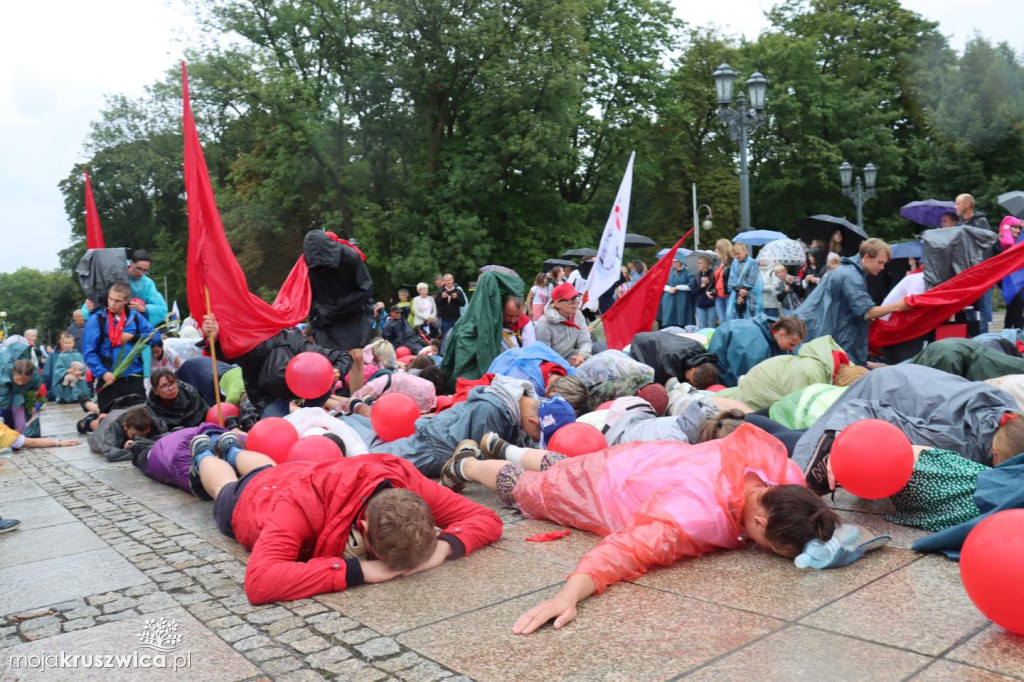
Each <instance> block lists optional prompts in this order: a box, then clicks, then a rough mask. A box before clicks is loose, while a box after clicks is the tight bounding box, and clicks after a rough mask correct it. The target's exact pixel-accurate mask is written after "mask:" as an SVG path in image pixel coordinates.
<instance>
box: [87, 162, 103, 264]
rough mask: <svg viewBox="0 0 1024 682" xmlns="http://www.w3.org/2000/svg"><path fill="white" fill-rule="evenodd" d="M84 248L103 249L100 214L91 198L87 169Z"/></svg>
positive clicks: (90, 182)
mask: <svg viewBox="0 0 1024 682" xmlns="http://www.w3.org/2000/svg"><path fill="white" fill-rule="evenodd" d="M85 248H87V249H102V248H104V246H103V230H102V229H100V214H99V213H98V212H97V211H96V200H95V199H93V198H92V181H91V180H89V169H86V170H85Z"/></svg>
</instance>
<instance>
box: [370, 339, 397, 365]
mask: <svg viewBox="0 0 1024 682" xmlns="http://www.w3.org/2000/svg"><path fill="white" fill-rule="evenodd" d="M370 354H371V355H373V359H374V360H376V361H377V366H378V367H383V368H384V369H394V368H395V364H396V362H397V358H396V357H395V347H394V346H392V345H391V342H390V341H386V340H384V339H377V340H375V341H374V342H373V343H371V344H370Z"/></svg>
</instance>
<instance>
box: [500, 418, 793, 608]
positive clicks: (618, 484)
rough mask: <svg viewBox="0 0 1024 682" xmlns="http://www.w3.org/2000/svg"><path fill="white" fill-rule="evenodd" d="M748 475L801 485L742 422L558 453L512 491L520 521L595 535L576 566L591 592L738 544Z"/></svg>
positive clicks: (775, 448)
mask: <svg viewBox="0 0 1024 682" xmlns="http://www.w3.org/2000/svg"><path fill="white" fill-rule="evenodd" d="M748 472H752V473H754V474H757V476H759V477H760V478H761V480H763V481H764V482H765V483H768V484H770V485H781V484H785V483H796V484H799V485H804V477H803V474H802V473H801V471H800V467H798V466H797V465H796V464H794V463H793V462H791V461H790V460H789V459H788V458H787V456H786V448H785V447H783V445H782V443H781V442H779V441H778V440H776V439H775V438H774V437H773V436H771V435H769V434H768V433H766V432H764V431H762V430H760V429H758V428H755V427H753V426H751V425H749V424H744V425H742V426H740V428H738V429H737V430H736V431H734V432H733V433H732V434H730V435H729V436H728V437H726V438H724V439H722V440H716V441H711V442H708V443H700V444H697V445H690V444H688V443H682V442H678V441H649V442H645V443H639V442H638V443H626V444H623V445H618V446H615V447H612V448H608V449H606V450H601V451H600V452H595V453H592V454H589V455H585V456H583V457H572V458H569V459H566V460H562V461H560V462H558V463H557V464H556V465H555V466H553V467H551V468H550V469H548V470H547V471H542V472H533V471H527V472H525V473H523V475H522V476H521V477H520V478H519V481H518V482H517V483H516V487H515V490H514V493H513V494H514V496H515V500H516V502H517V504H518V505H519V507H520V509H521V510H522V512H523V514H525V515H526V516H527V517H529V518H536V519H548V520H551V521H554V522H555V523H559V524H561V525H563V526H571V527H573V528H580V529H582V530H588V531H591V532H593V533H597V534H598V535H602V536H604V540H602V541H601V543H600V544H599V545H598V546H597V547H595V548H594V549H592V550H591V551H590V552H587V554H586V556H584V557H583V559H582V560H580V563H579V565H577V567H576V571H575V573H583V574H586V575H589V576H590V577H591V578H592V579H593V581H594V585H595V586H596V587H597V592H598V593H600V592H603V591H604V590H605V588H607V587H608V585H610V584H612V583H613V582H615V581H617V580H631V579H633V578H637V577H639V576H641V575H643V574H644V573H645V572H646V571H647V569H648V567H650V566H651V565H653V564H661V565H663V566H668V565H671V564H672V563H674V562H675V561H677V560H678V559H682V558H683V557H693V556H698V555H700V554H704V553H705V552H710V551H713V550H715V549H719V548H722V549H732V548H736V547H739V546H741V545H742V544H743V542H744V536H745V532H744V529H743V526H742V524H741V521H740V519H741V516H740V515H741V513H742V509H743V493H744V483H743V478H744V475H745V474H746V473H748Z"/></svg>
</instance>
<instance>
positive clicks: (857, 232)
mask: <svg viewBox="0 0 1024 682" xmlns="http://www.w3.org/2000/svg"><path fill="white" fill-rule="evenodd" d="M794 227H795V228H796V233H797V236H799V237H800V238H802V239H803V240H804V241H805V242H807V243H810V242H811V241H812V240H814V239H820V240H822V241H824V242H825V244H828V243H829V242H830V241H831V240H832V233H833V232H835V231H836V230H841V231H842V233H843V252H842V253H841V254H839V255H840V256H853V255H854V254H856V253H857V250H858V249H859V248H860V243H861V242H862V241H864V240H865V239H867V238H868V235H867V233H866V232H865V231H864V230H863V229H862V228H860V227H857V226H856V225H854V224H853V223H851V222H850V221H849V220H847V219H846V218H837V217H836V216H831V215H824V214H819V215H812V216H811V217H810V218H804V219H803V220H798V221H796V223H795V224H794Z"/></svg>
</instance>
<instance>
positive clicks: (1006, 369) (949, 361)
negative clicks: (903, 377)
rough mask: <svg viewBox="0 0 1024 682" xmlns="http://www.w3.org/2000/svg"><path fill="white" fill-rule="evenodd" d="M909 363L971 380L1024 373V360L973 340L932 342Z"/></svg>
mask: <svg viewBox="0 0 1024 682" xmlns="http://www.w3.org/2000/svg"><path fill="white" fill-rule="evenodd" d="M909 362H912V363H913V364H915V365H923V366H925V367H932V368H934V369H941V370H942V371H943V372H949V373H950V374H955V375H956V376H958V377H963V378H964V379H968V380H970V381H985V380H986V379H995V378H996V377H1001V376H1005V375H1007V374H1024V358H1016V357H1013V356H1012V355H1007V354H1006V353H1000V352H999V351H997V350H992V349H991V348H986V347H985V346H983V345H981V344H980V343H978V342H977V341H974V340H972V339H942V340H941V341H934V342H932V343H929V344H928V345H927V346H925V347H924V349H923V350H921V352H920V353H918V354H917V355H915V356H914V357H912V358H911V359H910V360H909Z"/></svg>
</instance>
